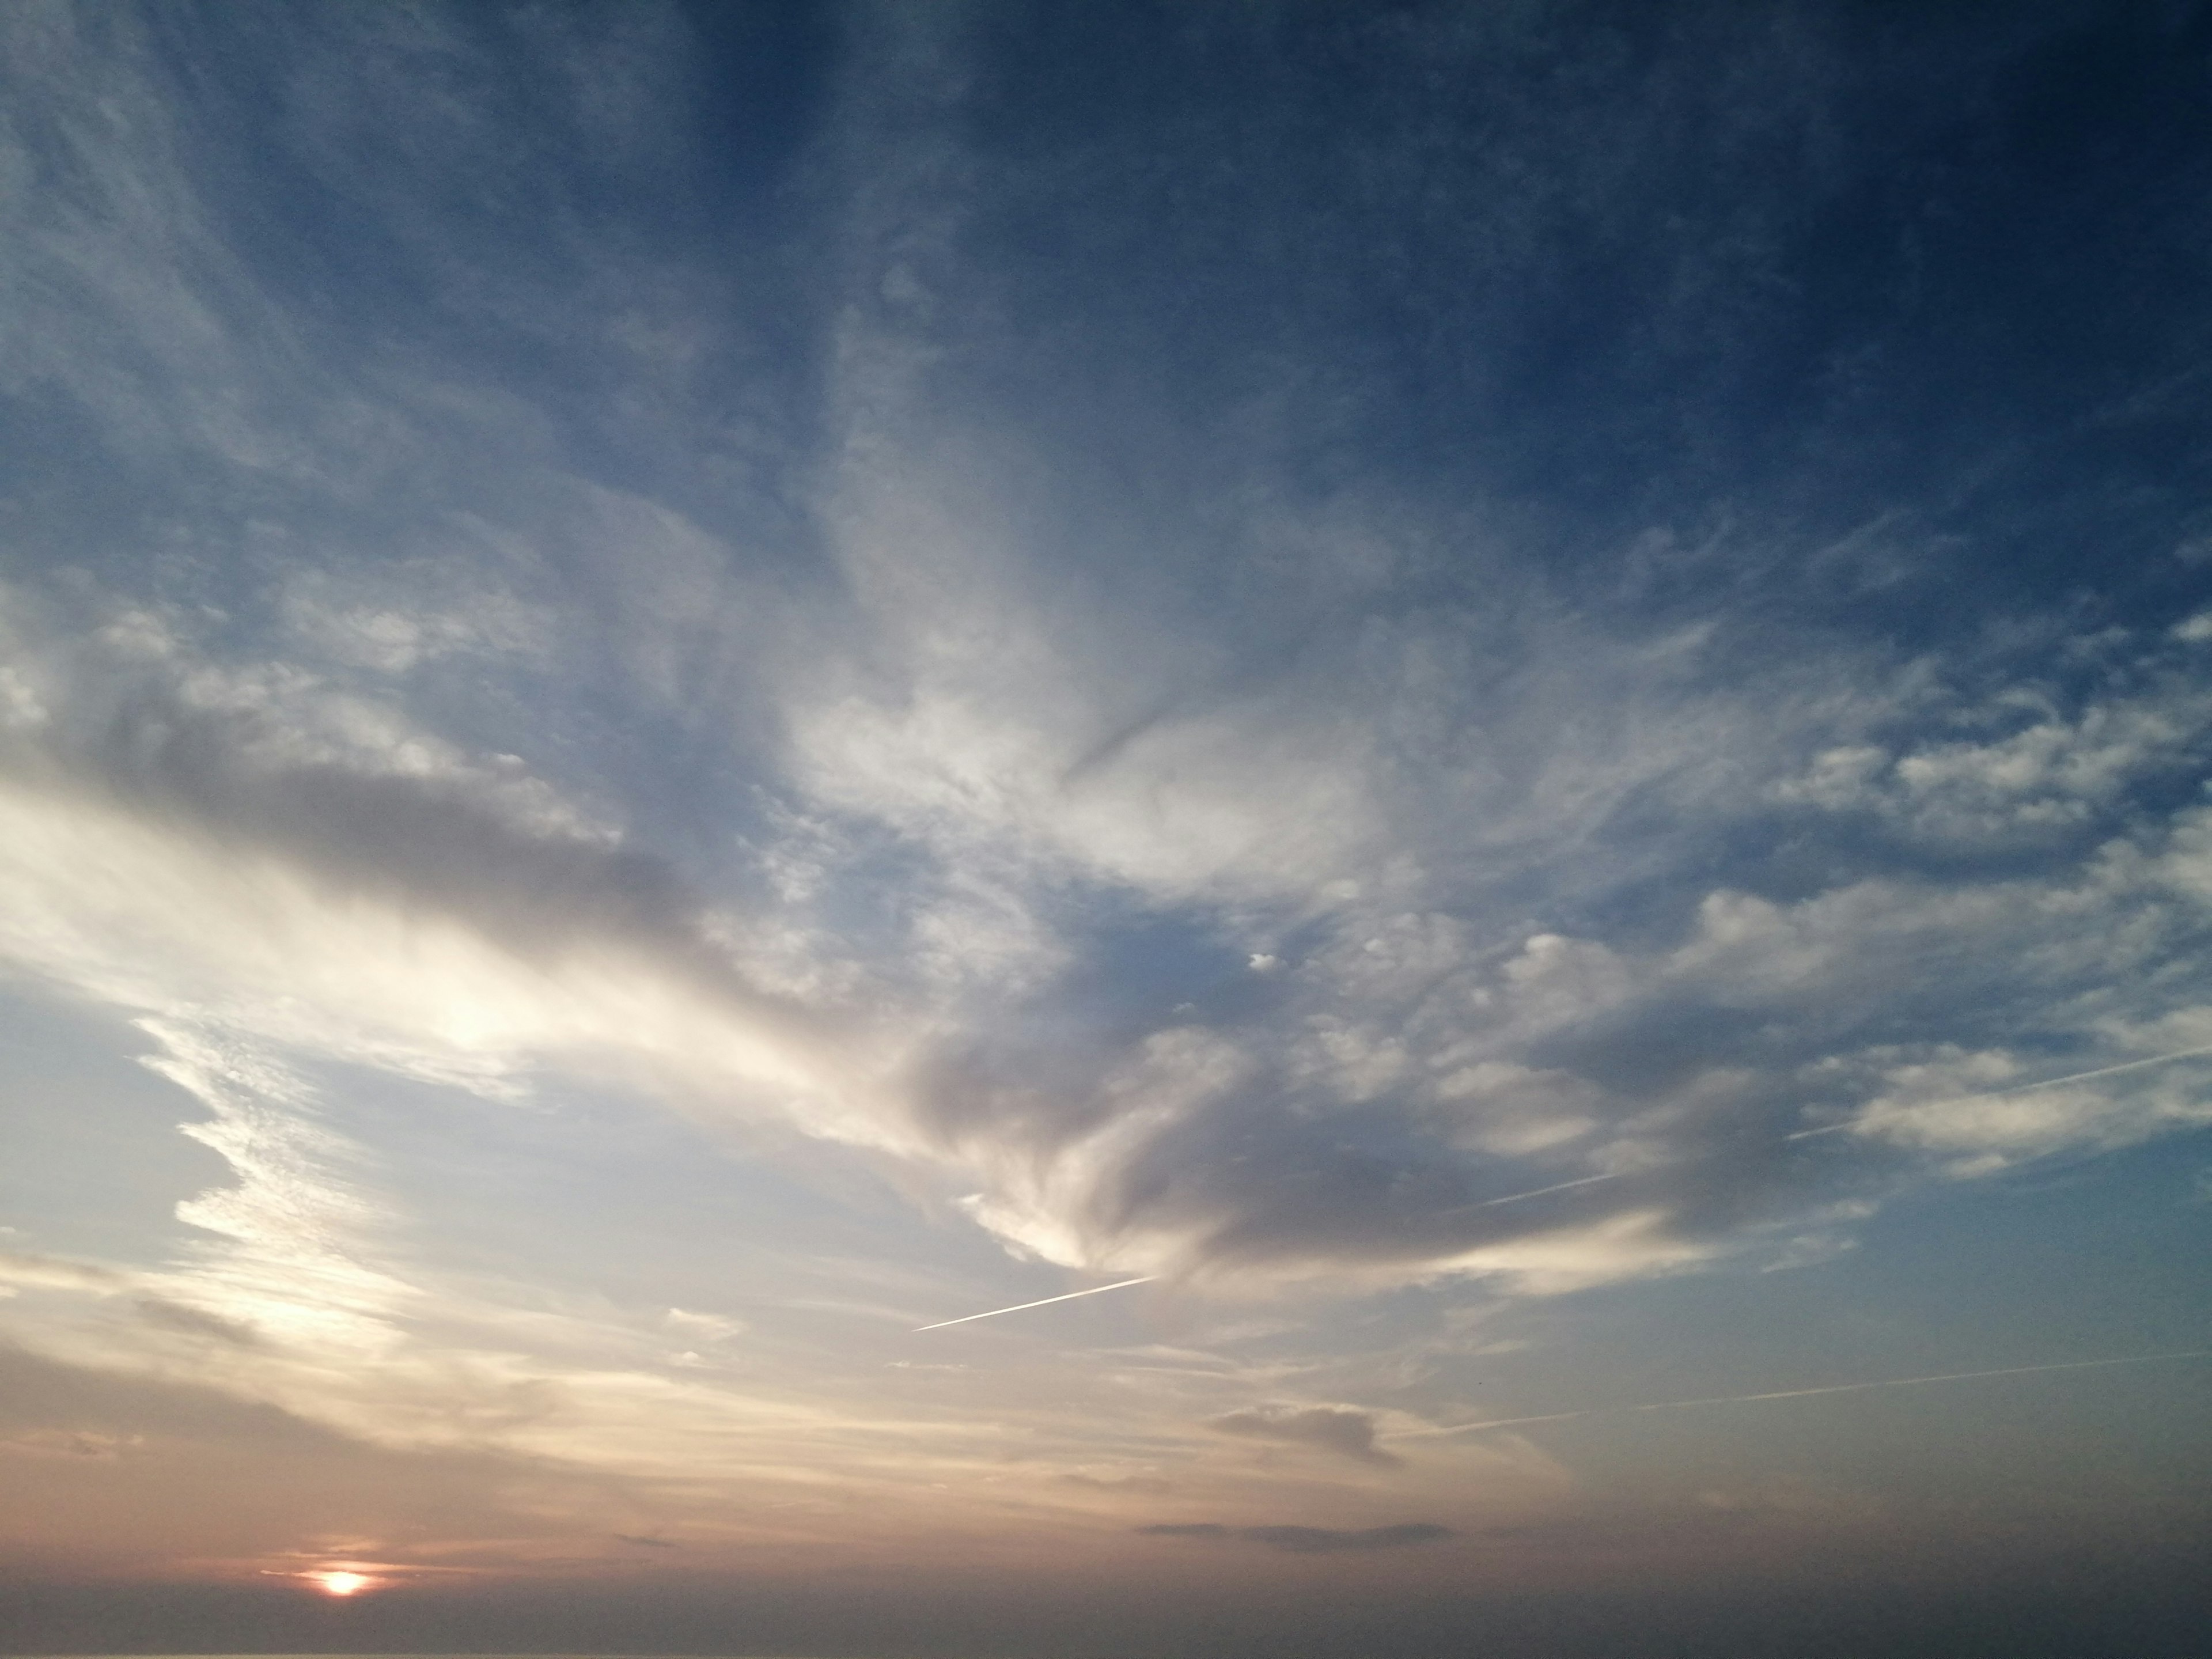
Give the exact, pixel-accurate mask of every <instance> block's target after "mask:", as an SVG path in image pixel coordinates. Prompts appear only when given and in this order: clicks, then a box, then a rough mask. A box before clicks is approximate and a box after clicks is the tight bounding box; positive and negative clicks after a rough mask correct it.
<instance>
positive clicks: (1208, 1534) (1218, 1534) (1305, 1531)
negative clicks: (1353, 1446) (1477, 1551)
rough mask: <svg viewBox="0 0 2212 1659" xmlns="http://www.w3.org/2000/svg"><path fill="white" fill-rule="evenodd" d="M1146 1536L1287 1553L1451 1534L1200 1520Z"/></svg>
mask: <svg viewBox="0 0 2212 1659" xmlns="http://www.w3.org/2000/svg"><path fill="white" fill-rule="evenodd" d="M1137 1531H1138V1532H1139V1533H1140V1534H1143V1535H1144V1536H1146V1537H1148V1538H1227V1539H1236V1540H1238V1541H1242V1542H1244V1543H1248V1544H1262V1545H1265V1546H1266V1547H1267V1548H1269V1549H1273V1550H1281V1551H1282V1552H1284V1553H1285V1554H1289V1555H1340V1554H1350V1553H1358V1552H1360V1551H1364V1550H1392V1549H1403V1548H1405V1547H1407V1546H1408V1545H1413V1544H1433V1543H1437V1542H1438V1541H1441V1540H1443V1539H1446V1538H1450V1537H1452V1536H1454V1535H1455V1534H1453V1532H1452V1529H1451V1528H1449V1527H1443V1526H1438V1525H1437V1524H1436V1523H1435V1522H1431V1521H1407V1522H1401V1523H1399V1524H1398V1525H1396V1526H1391V1527H1366V1528H1359V1529H1357V1530H1352V1531H1339V1530H1336V1529H1334V1528H1328V1527H1225V1526H1222V1525H1220V1524H1219V1523H1218V1522H1208V1521H1201V1522H1183V1523H1180V1524H1175V1523H1170V1524H1162V1525H1158V1526H1150V1527H1139V1528H1137Z"/></svg>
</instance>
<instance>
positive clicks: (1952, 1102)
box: [1782, 1043, 2212, 1140]
mask: <svg viewBox="0 0 2212 1659" xmlns="http://www.w3.org/2000/svg"><path fill="white" fill-rule="evenodd" d="M2200 1054H2212V1043H2208V1044H2206V1045H2205V1046H2204V1047H2203V1048H2183V1049H2180V1050H2179V1051H2178V1052H2176V1053H2174V1054H2153V1055H2152V1056H2151V1057H2150V1058H2149V1059H2148V1060H2123V1061H2121V1062H2120V1064H2118V1066H2099V1067H2098V1068H2097V1069H2096V1070H2095V1071H2093V1072H2075V1073H2071V1074H2069V1075H2068V1076H2066V1077H2047V1078H2045V1079H2043V1081H2042V1082H2040V1083H2022V1084H2018V1085H2015V1086H2014V1087H2012V1088H2009V1089H1984V1090H1983V1091H1981V1092H1980V1093H1979V1094H1972V1095H1951V1096H1948V1097H1946V1098H1944V1099H1942V1100H1930V1101H1925V1102H1922V1103H1920V1104H1923V1105H1929V1106H1956V1105H1960V1104H1961V1103H1964V1102H1966V1101H1969V1100H2001V1099H2002V1098H2003V1097H2005V1096H2007V1095H2024V1094H2028V1093H2030V1092H2032V1091H2034V1090H2037V1089H2056V1088H2057V1086H2058V1085H2060V1084H2062V1083H2087V1081H2088V1080H2089V1079H2091V1078H2093V1077H2111V1076H2112V1074H2113V1073H2116V1072H2136V1071H2140V1070H2142V1068H2143V1067H2144V1066H2163V1065H2165V1064H2166V1062H2167V1061H2168V1060H2195V1059H2196V1058H2197V1057H2198V1056H2199V1055H2200ZM1857 1121H1858V1120H1857V1117H1856V1115H1854V1116H1853V1117H1850V1118H1848V1119H1846V1120H1845V1121H1843V1122H1841V1123H1831V1124H1829V1125H1828V1126H1827V1127H1826V1128H1824V1129H1800V1130H1798V1131H1797V1133H1796V1134H1793V1135H1784V1136H1783V1137H1782V1138H1783V1139H1784V1140H1810V1139H1812V1138H1813V1137H1814V1135H1832V1134H1840V1133H1842V1132H1843V1131H1844V1130H1845V1129H1848V1128H1850V1127H1852V1126H1853V1125H1854V1124H1855V1123H1857Z"/></svg>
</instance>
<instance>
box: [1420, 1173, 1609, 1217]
mask: <svg viewBox="0 0 2212 1659" xmlns="http://www.w3.org/2000/svg"><path fill="white" fill-rule="evenodd" d="M1642 1173H1643V1171H1642V1170H1614V1171H1613V1173H1612V1174H1610V1175H1594V1176H1582V1177H1580V1178H1579V1179H1577V1180H1574V1181H1561V1182H1555V1183H1554V1184H1553V1185H1552V1186H1549V1187H1539V1188H1535V1189H1534V1191H1533V1192H1526V1193H1508V1194H1505V1196H1504V1197H1503V1198H1480V1199H1477V1200H1475V1201H1474V1203H1472V1204H1461V1205H1458V1206H1455V1207H1456V1208H1458V1209H1462V1210H1487V1209H1489V1208H1490V1207H1491V1206H1493V1205H1497V1204H1518V1203H1519V1202H1520V1201H1521V1200H1522V1199H1524V1198H1541V1197H1543V1196H1544V1194H1547V1193H1564V1192H1565V1191H1566V1190H1567V1188H1570V1187H1588V1186H1590V1185H1592V1184H1593V1183H1595V1182H1600V1181H1618V1180H1620V1178H1621V1176H1625V1175H1632V1174H1633V1175H1641V1174H1642Z"/></svg>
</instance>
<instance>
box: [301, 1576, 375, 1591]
mask: <svg viewBox="0 0 2212 1659" xmlns="http://www.w3.org/2000/svg"><path fill="white" fill-rule="evenodd" d="M301 1577H305V1578H307V1579H309V1580H311V1581H312V1582H313V1583H314V1584H315V1586H316V1587H317V1588H318V1589H320V1590H321V1591H322V1592H323V1594H324V1595H358V1594H359V1593H360V1592H362V1590H365V1589H368V1588H369V1587H370V1586H371V1585H372V1584H374V1583H376V1580H374V1578H371V1577H369V1576H368V1574H367V1573H365V1572H310V1573H303V1574H301Z"/></svg>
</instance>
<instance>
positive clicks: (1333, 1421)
mask: <svg viewBox="0 0 2212 1659" xmlns="http://www.w3.org/2000/svg"><path fill="white" fill-rule="evenodd" d="M1206 1427H1208V1428H1209V1429H1212V1431H1214V1432H1215V1433H1216V1434H1228V1435H1236V1436H1237V1437H1241V1438H1243V1439H1247V1440H1273V1441H1279V1442H1281V1443H1286V1444H1291V1445H1307V1446H1314V1447H1318V1448H1319V1449H1322V1450H1323V1451H1329V1452H1334V1453H1335V1454H1337V1455H1339V1456H1340V1457H1349V1458H1352V1460H1354V1461H1355V1462H1362V1463H1378V1464H1384V1465H1395V1464H1396V1463H1398V1462H1400V1461H1401V1460H1400V1459H1399V1458H1397V1457H1395V1456H1393V1455H1391V1454H1390V1453H1389V1452H1387V1451H1384V1450H1383V1449H1382V1448H1381V1447H1379V1446H1377V1445H1376V1443H1375V1415H1374V1413H1371V1412H1367V1411H1362V1410H1361V1409H1359V1408H1358V1407H1356V1406H1286V1405H1269V1406H1248V1407H1243V1409H1242V1410H1238V1411H1233V1412H1227V1413H1223V1414H1222V1415H1221V1416H1219V1417H1214V1418H1209V1419H1206Z"/></svg>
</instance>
